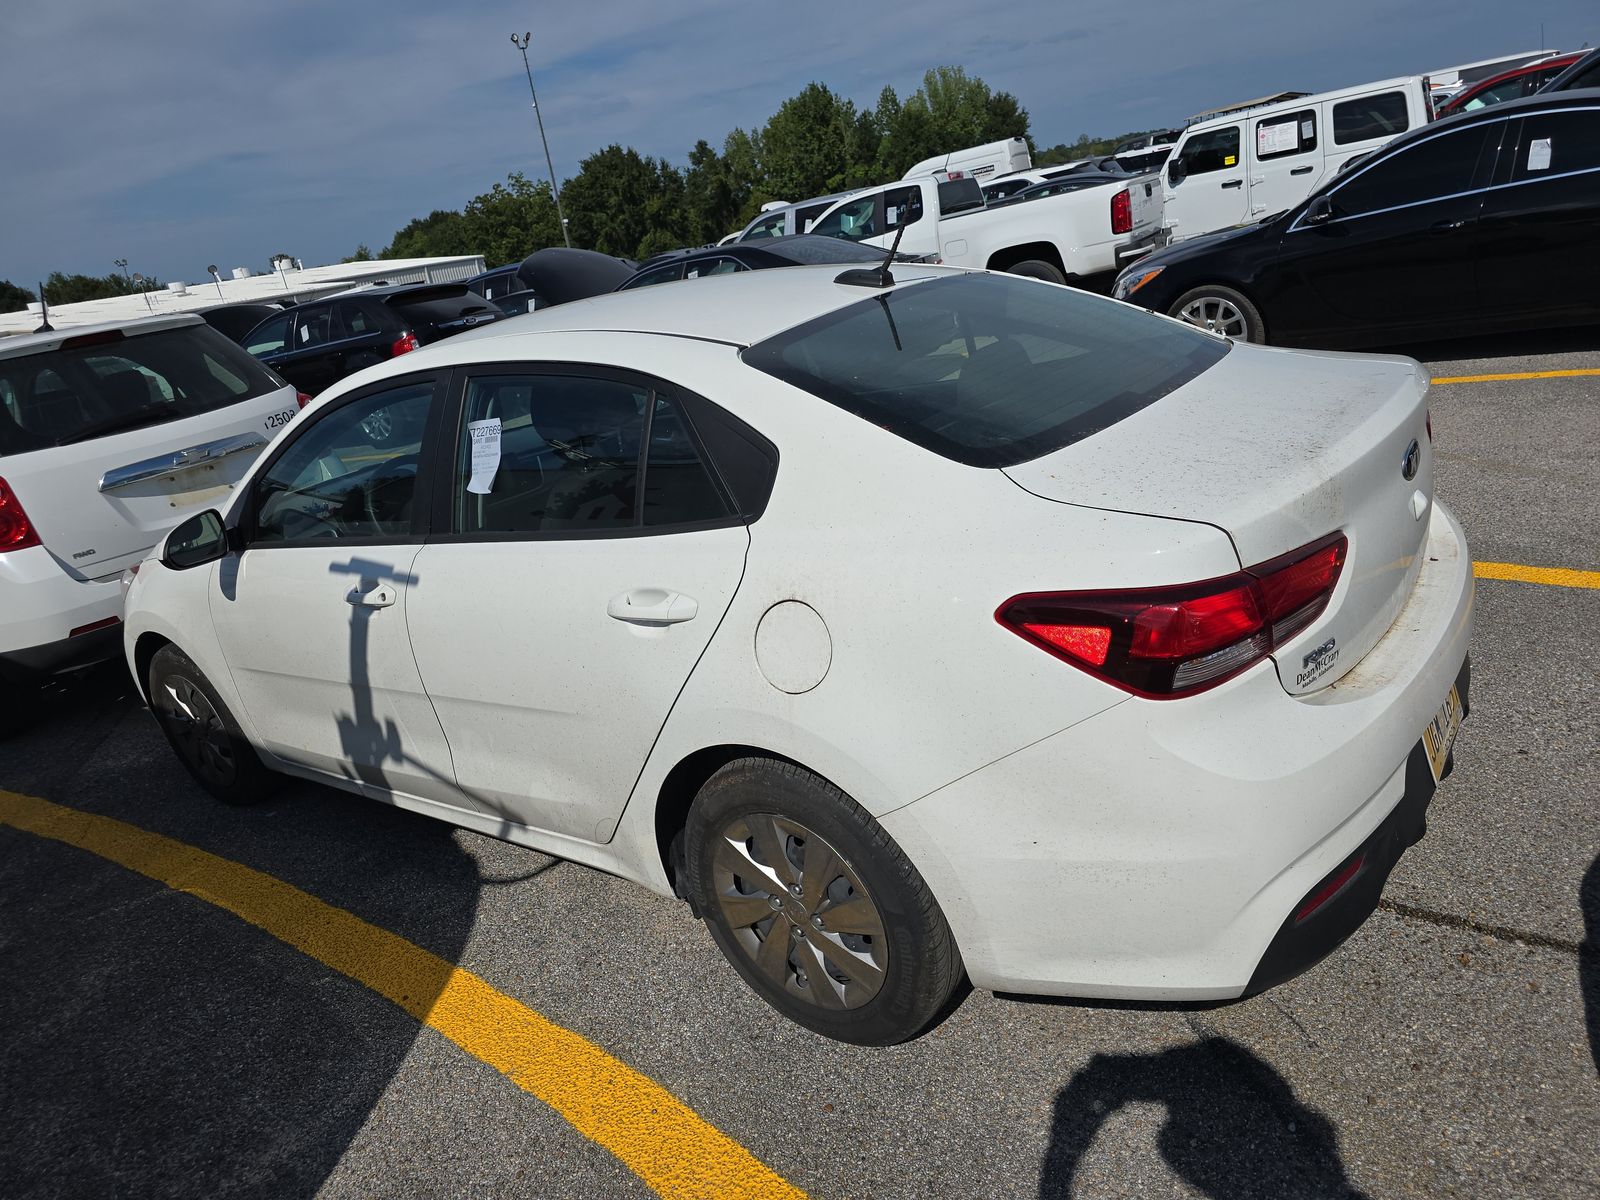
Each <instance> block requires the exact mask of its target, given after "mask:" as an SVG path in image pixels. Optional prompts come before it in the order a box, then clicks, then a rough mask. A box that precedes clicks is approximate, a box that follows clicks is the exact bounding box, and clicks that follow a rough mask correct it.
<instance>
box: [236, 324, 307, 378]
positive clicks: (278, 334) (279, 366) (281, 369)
mask: <svg viewBox="0 0 1600 1200" xmlns="http://www.w3.org/2000/svg"><path fill="white" fill-rule="evenodd" d="M293 331H294V313H292V312H286V313H282V314H280V315H278V316H275V317H270V318H268V319H267V320H265V321H262V322H261V324H259V325H257V326H256V327H255V328H254V329H252V330H251V331H250V332H249V333H247V334H246V335H245V337H244V341H243V343H242V344H243V346H244V348H245V350H246V351H247V352H249V353H250V354H252V355H254V356H255V357H256V358H258V359H260V360H261V361H262V362H264V363H266V364H267V366H269V367H271V368H272V369H273V370H274V371H276V372H277V373H278V374H279V375H281V376H283V378H284V379H285V380H286V381H288V382H289V383H292V384H294V386H295V387H296V388H297V389H299V390H300V391H302V392H304V391H305V390H306V388H305V386H304V385H303V383H302V382H301V379H300V372H299V370H298V369H297V368H296V365H295V363H294V361H293V357H294V356H293V355H292V353H291V351H292V349H293V346H292V345H291V343H290V340H289V339H290V335H291V334H292V333H293Z"/></svg>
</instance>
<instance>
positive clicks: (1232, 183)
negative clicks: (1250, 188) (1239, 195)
mask: <svg viewBox="0 0 1600 1200" xmlns="http://www.w3.org/2000/svg"><path fill="white" fill-rule="evenodd" d="M1222 186H1223V187H1225V188H1236V187H1243V186H1244V180H1242V179H1230V180H1228V182H1227V183H1225V184H1223V185H1222Z"/></svg>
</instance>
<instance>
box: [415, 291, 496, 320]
mask: <svg viewBox="0 0 1600 1200" xmlns="http://www.w3.org/2000/svg"><path fill="white" fill-rule="evenodd" d="M389 307H391V308H393V309H394V310H395V311H396V312H398V313H399V314H400V316H401V318H402V319H403V320H404V321H406V322H407V323H408V324H411V325H424V326H435V327H436V326H439V325H444V324H447V323H448V322H450V321H455V320H459V319H460V318H462V317H465V316H468V315H469V314H472V313H483V314H487V315H490V316H496V317H498V316H501V315H503V314H502V313H501V312H500V310H499V309H498V308H496V307H495V306H494V304H493V303H491V302H490V301H488V300H485V299H483V298H482V297H481V296H478V295H477V294H476V293H474V292H463V291H454V292H444V293H442V294H441V293H439V292H408V293H403V294H401V295H398V296H391V297H390V298H389Z"/></svg>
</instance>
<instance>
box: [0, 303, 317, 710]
mask: <svg viewBox="0 0 1600 1200" xmlns="http://www.w3.org/2000/svg"><path fill="white" fill-rule="evenodd" d="M297 411H298V405H297V403H296V394H295V390H294V389H293V388H291V387H289V386H288V385H287V384H285V383H284V382H283V380H281V379H279V378H278V377H277V376H276V375H274V374H273V373H272V372H271V371H269V370H267V369H266V368H264V367H262V366H261V365H260V364H259V363H257V362H256V361H255V359H253V358H251V357H250V356H249V355H248V354H246V353H245V352H244V351H243V350H241V349H240V348H239V347H238V346H236V345H234V344H233V343H232V342H230V341H229V340H228V339H227V338H225V337H223V336H222V335H221V334H220V333H218V332H217V331H216V330H214V329H212V328H211V327H210V326H208V325H207V324H206V323H205V322H204V321H203V320H201V319H200V318H199V317H198V316H193V315H177V316H164V317H145V318H141V319H139V320H136V321H127V322H123V323H120V324H115V325H92V326H79V327H75V328H67V329H62V330H59V331H54V332H45V333H34V334H27V335H24V336H21V337H12V338H3V339H0V733H3V732H4V731H5V729H6V727H7V725H8V724H10V723H11V722H12V721H14V720H15V719H17V717H18V716H19V715H21V714H22V713H25V712H26V710H27V708H28V700H27V697H28V692H29V689H30V687H32V686H33V685H35V684H37V683H38V682H40V681H42V680H44V679H47V678H49V677H50V676H51V675H54V674H58V673H61V672H64V671H69V670H73V669H75V668H78V667H82V666H85V665H88V664H90V663H93V662H95V661H98V660H102V659H107V658H115V657H116V656H117V652H118V647H119V645H120V642H121V637H120V631H119V630H118V629H117V624H118V621H119V619H120V617H121V614H122V587H121V582H120V581H121V577H122V573H123V571H124V570H125V569H126V568H128V567H129V566H131V565H133V564H135V563H137V562H139V561H140V560H141V559H142V558H144V557H145V556H146V555H147V554H149V552H150V550H151V548H152V547H153V546H154V545H155V544H156V543H157V542H158V541H160V540H161V538H162V537H163V536H164V535H165V534H166V532H167V531H168V530H169V529H171V528H172V527H173V526H174V525H176V524H177V523H178V522H179V521H181V520H183V519H184V518H185V517H188V516H189V515H191V514H192V513H195V512H197V511H199V510H202V509H204V508H206V507H208V506H210V505H214V504H218V503H220V502H222V500H223V499H224V498H225V497H226V496H227V494H228V489H229V488H230V487H232V485H233V484H234V483H235V482H237V481H238V479H239V478H240V476H242V475H243V474H244V471H245V468H246V467H247V466H248V465H249V464H250V462H251V461H252V460H253V459H254V458H255V456H256V455H257V454H259V453H260V452H261V450H262V448H263V447H265V446H266V444H267V442H268V441H269V440H270V439H271V438H272V436H273V435H274V434H275V433H277V431H278V430H279V429H280V428H282V427H283V426H284V425H286V424H288V422H289V421H290V420H291V419H292V418H293V417H294V415H295V413H296V412H297Z"/></svg>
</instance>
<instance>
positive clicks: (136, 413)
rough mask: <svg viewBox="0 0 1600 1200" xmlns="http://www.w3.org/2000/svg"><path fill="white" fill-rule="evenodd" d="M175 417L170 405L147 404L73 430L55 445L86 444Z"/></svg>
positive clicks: (174, 410)
mask: <svg viewBox="0 0 1600 1200" xmlns="http://www.w3.org/2000/svg"><path fill="white" fill-rule="evenodd" d="M177 415H178V413H177V409H176V406H175V405H173V404H171V403H162V404H147V405H145V406H144V407H143V408H136V409H134V410H133V411H132V412H125V413H118V414H117V415H116V416H114V417H106V418H104V419H103V420H99V421H93V422H91V423H90V424H88V425H85V426H83V427H82V428H81V429H75V430H73V431H72V432H71V433H69V434H67V435H66V436H65V437H59V438H57V439H56V445H58V446H70V445H72V443H74V442H86V441H88V440H89V439H90V438H97V437H104V436H105V435H106V434H108V433H121V432H122V431H123V430H124V429H137V428H138V427H139V426H141V425H154V424H156V423H158V422H160V421H166V420H170V419H171V418H172V417H175V416H177Z"/></svg>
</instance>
